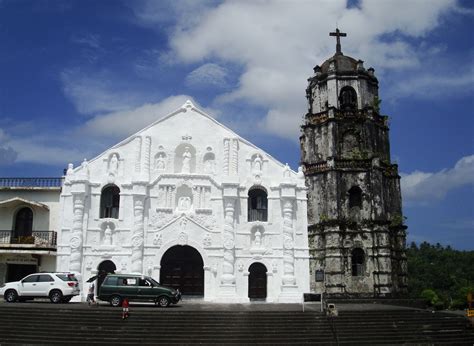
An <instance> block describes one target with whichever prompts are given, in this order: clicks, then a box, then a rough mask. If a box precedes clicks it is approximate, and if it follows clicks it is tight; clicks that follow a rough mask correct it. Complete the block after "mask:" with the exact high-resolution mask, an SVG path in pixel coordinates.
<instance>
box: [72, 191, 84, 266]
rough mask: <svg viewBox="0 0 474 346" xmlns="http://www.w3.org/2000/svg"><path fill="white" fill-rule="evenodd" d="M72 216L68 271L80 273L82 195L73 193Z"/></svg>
mask: <svg viewBox="0 0 474 346" xmlns="http://www.w3.org/2000/svg"><path fill="white" fill-rule="evenodd" d="M73 210H74V216H73V221H72V232H71V233H72V234H71V238H70V240H69V244H70V247H71V257H70V262H69V270H70V271H72V272H76V273H80V272H81V267H82V240H83V237H82V233H83V230H82V224H83V218H84V193H82V192H76V193H73Z"/></svg>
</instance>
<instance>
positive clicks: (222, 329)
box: [0, 303, 474, 345]
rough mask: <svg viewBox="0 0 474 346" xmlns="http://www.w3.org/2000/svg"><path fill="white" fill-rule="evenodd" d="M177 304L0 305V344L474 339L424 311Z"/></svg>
mask: <svg viewBox="0 0 474 346" xmlns="http://www.w3.org/2000/svg"><path fill="white" fill-rule="evenodd" d="M273 310H274V311H255V310H251V309H245V310H238V309H235V308H230V310H228V311H225V310H223V309H222V308H220V309H216V310H212V307H210V308H205V309H196V310H192V309H191V310H189V309H181V308H179V307H172V308H168V309H160V308H155V307H136V306H132V309H131V313H132V315H131V316H130V318H129V319H127V320H122V319H121V309H114V308H111V307H109V306H99V307H88V306H87V305H84V304H64V305H52V304H41V303H40V304H34V303H24V304H21V303H18V304H0V344H1V345H5V344H48V345H51V344H68V345H72V344H82V345H86V344H104V345H105V344H110V345H112V344H114V345H116V344H148V345H152V344H155V345H156V344H216V345H217V344H222V345H224V344H225V345H231V344H234V345H237V344H238V345H241V344H259V345H288V344H292V345H296V344H307V345H309V344H311V345H316V344H320V345H337V344H359V345H368V344H377V345H379V344H444V345H445V344H452V345H473V344H474V331H473V329H472V327H471V326H470V324H469V323H468V322H467V320H466V319H465V318H463V317H462V316H457V315H452V314H446V313H434V314H433V313H431V312H427V311H422V310H393V311H392V310H387V311H361V312H356V311H342V312H340V313H339V316H338V317H334V318H328V317H326V316H324V315H322V314H321V313H319V312H316V311H306V312H302V311H296V310H294V311H287V310H285V311H278V309H277V308H276V309H273Z"/></svg>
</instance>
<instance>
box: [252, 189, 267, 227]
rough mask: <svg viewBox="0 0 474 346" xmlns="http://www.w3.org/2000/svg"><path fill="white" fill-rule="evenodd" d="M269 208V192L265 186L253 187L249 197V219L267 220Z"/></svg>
mask: <svg viewBox="0 0 474 346" xmlns="http://www.w3.org/2000/svg"><path fill="white" fill-rule="evenodd" d="M267 209H268V198H267V192H266V191H265V190H264V189H263V188H258V187H253V188H251V189H250V190H249V198H248V221H249V222H250V221H267V219H268V212H267Z"/></svg>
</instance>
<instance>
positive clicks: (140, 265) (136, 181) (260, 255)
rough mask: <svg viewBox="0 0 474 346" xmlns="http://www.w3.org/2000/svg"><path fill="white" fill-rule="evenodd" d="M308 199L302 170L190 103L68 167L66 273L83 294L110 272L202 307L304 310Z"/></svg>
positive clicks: (62, 266) (61, 252)
mask: <svg viewBox="0 0 474 346" xmlns="http://www.w3.org/2000/svg"><path fill="white" fill-rule="evenodd" d="M306 193H307V189H306V187H305V179H304V176H303V173H302V171H301V170H300V171H299V172H294V171H292V170H291V169H290V168H289V167H288V165H284V164H282V163H280V162H278V161H277V160H275V159H274V158H273V157H271V156H270V155H268V154H267V153H265V152H264V151H262V150H261V149H259V148H257V147H255V146H254V145H253V144H251V143H249V142H248V141H246V140H244V139H243V138H241V137H239V136H238V135H237V134H235V133H234V132H232V131H231V130H229V129H227V128H226V127H225V126H223V125H222V124H220V123H218V122H217V121H216V120H215V119H213V118H212V117H210V116H209V115H207V114H205V113H204V112H202V111H201V110H199V109H197V108H196V107H195V106H194V105H193V104H192V103H191V102H190V101H187V102H186V103H185V104H184V105H183V106H182V107H181V108H180V109H178V110H176V111H175V112H173V113H171V114H169V115H167V116H165V117H164V118H162V119H160V120H158V121H156V122H155V123H153V124H151V125H150V126H148V127H147V128H145V129H143V130H141V131H139V132H138V133H136V134H134V135H132V136H130V137H129V138H127V139H125V140H124V141H122V142H120V143H119V144H117V145H115V146H113V147H112V148H110V149H108V150H106V151H105V152H104V153H102V154H101V155H99V156H98V157H96V158H94V159H92V160H90V161H84V162H83V163H82V165H81V166H79V167H76V168H73V167H72V165H70V166H69V169H68V171H67V174H66V177H65V182H64V185H63V189H62V193H61V206H62V209H61V215H60V220H61V221H60V224H61V227H60V232H59V234H58V245H57V270H59V271H74V272H77V273H80V277H81V281H82V283H83V285H85V281H86V280H87V279H88V278H89V277H90V276H93V275H95V274H97V273H98V272H100V271H102V270H104V271H107V272H115V273H141V274H144V275H149V276H152V277H153V278H155V279H156V280H158V281H159V282H161V284H163V285H167V286H171V287H174V288H179V289H180V290H181V291H182V292H183V294H185V295H196V296H201V297H203V298H204V300H205V301H215V302H248V301H249V300H252V299H260V300H265V301H267V302H298V301H301V297H302V294H303V293H304V292H309V252H308V235H307V200H306ZM83 292H84V289H83Z"/></svg>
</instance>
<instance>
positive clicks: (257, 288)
mask: <svg viewBox="0 0 474 346" xmlns="http://www.w3.org/2000/svg"><path fill="white" fill-rule="evenodd" d="M249 298H250V299H265V298H267V267H265V266H264V265H263V264H262V263H258V262H257V263H253V264H252V265H251V266H250V268H249Z"/></svg>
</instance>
